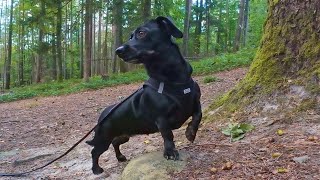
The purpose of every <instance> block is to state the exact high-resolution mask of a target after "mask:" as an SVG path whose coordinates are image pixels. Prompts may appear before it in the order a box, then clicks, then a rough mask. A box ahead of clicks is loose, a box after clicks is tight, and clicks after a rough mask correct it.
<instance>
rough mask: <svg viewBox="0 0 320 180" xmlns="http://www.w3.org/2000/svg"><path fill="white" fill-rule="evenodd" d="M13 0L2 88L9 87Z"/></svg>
mask: <svg viewBox="0 0 320 180" xmlns="http://www.w3.org/2000/svg"><path fill="white" fill-rule="evenodd" d="M12 19H13V0H11V7H10V22H9V37H8V56H7V59H6V61H5V82H4V88H5V89H10V75H11V57H12V31H13V22H12Z"/></svg>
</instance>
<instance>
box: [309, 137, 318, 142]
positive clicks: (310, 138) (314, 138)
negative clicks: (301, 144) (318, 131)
mask: <svg viewBox="0 0 320 180" xmlns="http://www.w3.org/2000/svg"><path fill="white" fill-rule="evenodd" d="M308 140H309V141H316V140H318V137H317V136H309V137H308Z"/></svg>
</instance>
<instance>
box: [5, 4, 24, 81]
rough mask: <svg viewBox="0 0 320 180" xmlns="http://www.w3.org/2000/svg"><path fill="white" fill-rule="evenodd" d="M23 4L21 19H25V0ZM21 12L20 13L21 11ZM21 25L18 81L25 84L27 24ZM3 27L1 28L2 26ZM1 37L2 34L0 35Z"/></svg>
mask: <svg viewBox="0 0 320 180" xmlns="http://www.w3.org/2000/svg"><path fill="white" fill-rule="evenodd" d="M21 3H22V4H21V6H22V9H21V10H20V12H21V11H22V17H20V19H21V20H24V16H25V10H24V2H21ZM19 14H20V13H19ZM20 26H21V28H20V29H21V31H20V34H19V44H20V46H19V49H20V52H19V56H20V57H19V61H18V81H19V85H20V86H22V85H23V84H24V77H23V75H24V74H23V64H24V31H25V25H24V24H23V23H21V24H20ZM0 29H1V28H0ZM0 38H1V36H0Z"/></svg>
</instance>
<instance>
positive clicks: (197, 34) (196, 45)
mask: <svg viewBox="0 0 320 180" xmlns="http://www.w3.org/2000/svg"><path fill="white" fill-rule="evenodd" d="M197 7H198V8H199V9H198V12H197V22H196V28H195V31H194V36H195V38H194V52H195V55H197V56H199V55H200V44H201V43H200V36H201V27H202V25H201V22H202V18H203V0H200V2H199V1H197Z"/></svg>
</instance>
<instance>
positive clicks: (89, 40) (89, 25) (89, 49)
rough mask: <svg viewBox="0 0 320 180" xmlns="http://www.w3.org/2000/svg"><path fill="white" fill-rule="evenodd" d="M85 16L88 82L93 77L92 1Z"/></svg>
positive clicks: (86, 74)
mask: <svg viewBox="0 0 320 180" xmlns="http://www.w3.org/2000/svg"><path fill="white" fill-rule="evenodd" d="M85 6H86V7H85V8H86V14H85V49H86V51H85V55H86V58H85V62H84V76H83V78H84V81H85V82H88V81H89V77H90V76H91V62H92V0H86V5H85Z"/></svg>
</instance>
